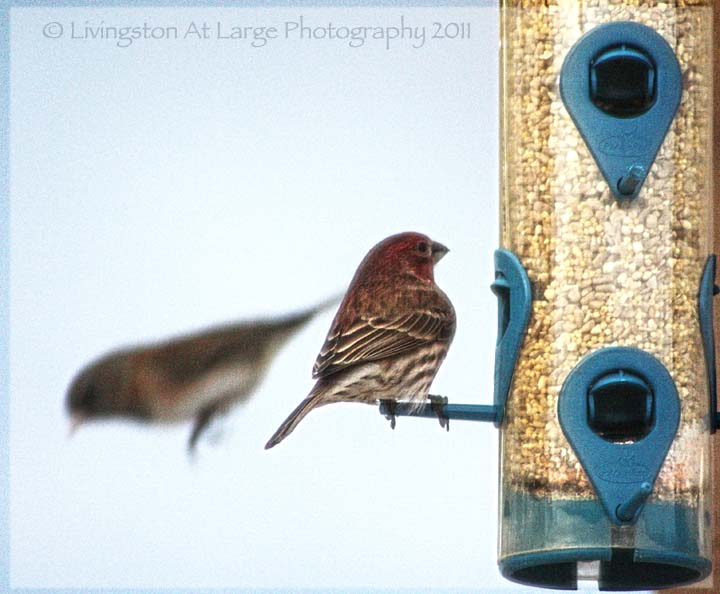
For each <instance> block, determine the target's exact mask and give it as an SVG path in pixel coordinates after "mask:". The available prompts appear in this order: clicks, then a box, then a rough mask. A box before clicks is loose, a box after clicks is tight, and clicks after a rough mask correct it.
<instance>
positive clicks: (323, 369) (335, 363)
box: [313, 308, 455, 379]
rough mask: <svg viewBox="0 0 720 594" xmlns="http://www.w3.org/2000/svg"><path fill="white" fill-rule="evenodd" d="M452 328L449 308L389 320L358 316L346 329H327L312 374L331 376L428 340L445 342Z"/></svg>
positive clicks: (318, 376) (452, 318)
mask: <svg viewBox="0 0 720 594" xmlns="http://www.w3.org/2000/svg"><path fill="white" fill-rule="evenodd" d="M454 331H455V314H454V312H453V311H452V309H450V310H447V309H444V308H432V309H423V310H418V311H414V312H411V313H409V314H404V315H401V316H397V317H394V318H391V319H386V318H383V317H379V316H374V317H367V318H360V319H358V320H356V321H355V322H354V323H353V324H352V325H350V326H349V327H348V328H347V329H345V328H342V327H341V326H340V325H339V324H337V325H335V326H333V328H331V330H330V333H329V334H328V337H327V339H326V340H325V344H324V345H323V347H322V349H321V350H320V354H319V355H318V357H317V360H316V361H315V366H314V367H313V377H314V378H316V379H317V378H320V377H326V376H328V375H332V374H333V373H336V372H338V371H340V370H341V369H344V368H346V367H348V366H350V365H356V364H358V363H364V362H366V361H377V360H378V359H384V358H386V357H390V356H393V355H398V354H400V353H404V352H406V351H408V350H411V349H414V348H416V347H418V346H420V345H422V344H425V343H428V342H437V341H441V342H449V341H450V340H451V339H452V336H453V333H454Z"/></svg>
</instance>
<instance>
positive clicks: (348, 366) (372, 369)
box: [265, 233, 455, 449]
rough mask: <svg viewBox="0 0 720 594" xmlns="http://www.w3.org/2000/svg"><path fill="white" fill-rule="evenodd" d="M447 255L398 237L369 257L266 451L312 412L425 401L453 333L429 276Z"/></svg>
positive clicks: (446, 303)
mask: <svg viewBox="0 0 720 594" xmlns="http://www.w3.org/2000/svg"><path fill="white" fill-rule="evenodd" d="M447 251H448V249H447V248H446V247H445V246H444V245H442V244H440V243H437V242H434V241H431V240H430V239H429V238H428V237H426V236H425V235H421V234H420V233H400V234H398V235H393V236H392V237H388V238H387V239H384V240H383V241H381V242H380V243H378V244H377V245H376V246H375V247H374V248H372V249H371V250H370V252H368V254H367V256H365V259H364V260H363V261H362V262H361V263H360V266H359V267H358V269H357V271H356V272H355V276H354V278H353V279H352V282H351V283H350V287H349V288H348V290H347V293H346V294H345V297H344V298H343V301H342V303H341V304H340V307H339V309H338V312H337V314H336V315H335V319H334V320H333V323H332V326H331V327H330V332H328V335H327V338H326V339H325V344H324V345H323V347H322V349H321V350H320V354H319V355H318V358H317V360H316V361H315V366H314V367H313V378H315V379H317V383H316V384H315V386H314V387H313V389H312V390H311V391H310V394H308V397H307V398H305V400H303V401H302V402H301V403H300V405H299V406H298V407H297V408H296V409H295V410H294V411H293V412H292V413H291V414H290V416H289V417H288V418H287V419H286V420H285V421H284V422H283V424H282V425H280V428H279V429H278V430H277V431H276V432H275V434H274V435H273V436H272V437H271V438H270V440H269V441H268V442H267V444H266V445H265V448H266V449H269V448H271V447H273V446H275V445H277V444H278V443H280V442H281V441H282V440H283V439H285V438H286V437H287V436H288V435H289V434H290V433H291V432H292V431H293V429H295V427H296V426H297V424H298V423H299V422H300V421H301V420H302V419H303V417H305V415H306V414H308V413H309V412H310V411H311V410H312V409H313V408H315V407H317V406H322V405H324V404H328V403H330V402H365V403H367V404H375V403H376V401H377V400H388V401H391V402H397V401H398V400H410V401H412V402H414V403H417V404H418V405H419V404H420V403H422V402H423V401H424V400H425V399H426V398H427V396H428V390H429V389H430V384H431V383H432V380H433V378H434V377H435V374H436V373H437V371H438V369H439V368H440V364H441V363H442V361H443V359H444V358H445V355H446V354H447V350H448V347H449V346H450V342H451V341H452V338H453V335H454V334H455V310H454V309H453V306H452V303H450V300H449V299H448V298H447V295H445V293H443V292H442V291H441V290H440V288H439V287H438V286H437V285H436V284H435V279H434V276H433V266H434V265H435V264H436V263H437V262H438V261H439V260H440V258H442V257H443V256H444V255H445V254H446V253H447ZM393 420H394V419H393Z"/></svg>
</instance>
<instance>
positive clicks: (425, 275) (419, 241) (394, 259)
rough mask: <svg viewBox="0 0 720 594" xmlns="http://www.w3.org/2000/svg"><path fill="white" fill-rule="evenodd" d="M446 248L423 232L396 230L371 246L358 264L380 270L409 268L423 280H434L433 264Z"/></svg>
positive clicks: (391, 270) (391, 272) (445, 251)
mask: <svg viewBox="0 0 720 594" xmlns="http://www.w3.org/2000/svg"><path fill="white" fill-rule="evenodd" d="M448 251H449V250H448V248H446V247H445V246H444V245H443V244H441V243H438V242H437V241H433V240H431V239H430V238H429V237H428V236H427V235H423V234H422V233H415V232H406V233H398V234H397V235H392V236H390V237H387V238H386V239H383V240H382V241H381V242H380V243H378V244H377V245H376V246H375V247H374V248H372V249H371V250H370V252H369V253H368V255H367V256H366V258H365V261H364V262H363V264H362V265H361V268H366V267H367V268H369V269H370V270H375V271H378V272H380V273H382V274H387V273H390V274H403V273H406V272H411V273H413V274H414V275H415V276H417V277H419V278H421V279H423V280H426V281H433V280H434V275H433V267H434V266H435V264H437V263H438V262H439V261H440V259H441V258H442V257H443V256H444V255H445V254H447V253H448ZM366 265H367V266H366Z"/></svg>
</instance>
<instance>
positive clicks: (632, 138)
mask: <svg viewBox="0 0 720 594" xmlns="http://www.w3.org/2000/svg"><path fill="white" fill-rule="evenodd" d="M598 150H599V151H600V152H602V153H605V154H606V155H610V156H613V157H637V156H640V155H642V154H643V153H645V152H647V151H648V150H649V146H648V141H647V139H646V138H644V137H643V136H642V134H641V133H640V132H638V131H637V130H631V131H630V132H626V133H625V134H614V135H612V136H607V137H605V138H603V139H602V140H601V141H600V142H599V143H598Z"/></svg>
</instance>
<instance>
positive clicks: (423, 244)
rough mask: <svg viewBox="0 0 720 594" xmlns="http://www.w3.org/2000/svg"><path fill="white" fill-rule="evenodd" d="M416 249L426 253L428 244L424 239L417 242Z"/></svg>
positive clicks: (428, 249)
mask: <svg viewBox="0 0 720 594" xmlns="http://www.w3.org/2000/svg"><path fill="white" fill-rule="evenodd" d="M417 250H418V252H420V253H421V254H427V253H428V252H429V251H430V246H429V245H428V244H427V242H425V241H421V242H420V243H418V244H417Z"/></svg>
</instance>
